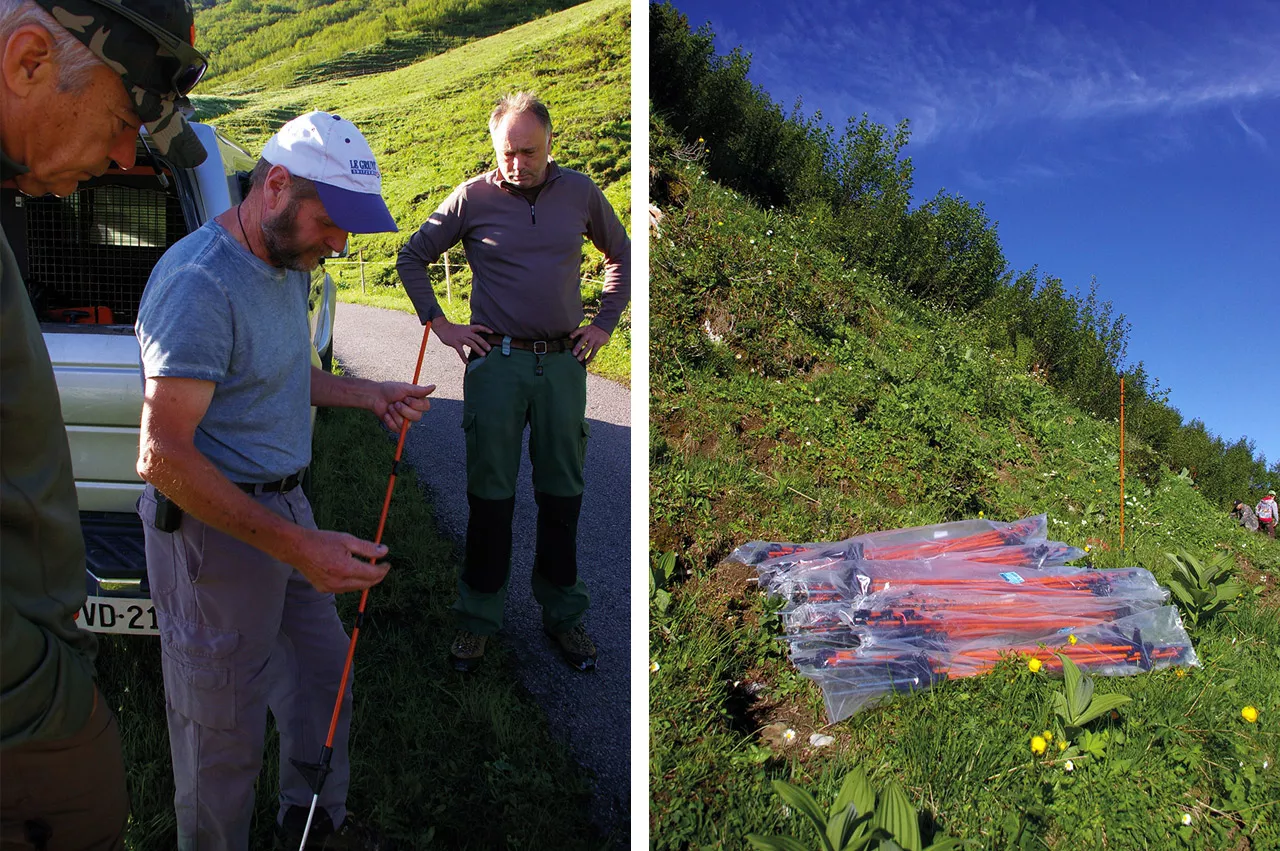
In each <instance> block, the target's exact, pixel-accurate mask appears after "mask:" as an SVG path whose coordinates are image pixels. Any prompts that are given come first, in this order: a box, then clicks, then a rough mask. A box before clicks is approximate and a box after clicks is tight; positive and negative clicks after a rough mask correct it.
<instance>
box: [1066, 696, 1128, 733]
mask: <svg viewBox="0 0 1280 851" xmlns="http://www.w3.org/2000/svg"><path fill="white" fill-rule="evenodd" d="M1132 699H1133V698H1131V697H1129V696H1128V695H1123V694H1100V695H1097V696H1096V697H1094V699H1093V702H1092V703H1091V704H1090V705H1089V708H1088V709H1087V710H1085V712H1084V713H1083V714H1082V715H1081V716H1080V717H1079V718H1078V719H1077V720H1076V722H1075V724H1076V726H1083V725H1084V724H1088V723H1089V722H1090V721H1092V720H1093V719H1095V718H1101V717H1102V716H1103V715H1106V714H1107V713H1108V712H1110V711H1111V710H1113V709H1116V708H1118V707H1121V706H1124V705H1125V704H1126V703H1128V702H1129V701H1130V700H1132Z"/></svg>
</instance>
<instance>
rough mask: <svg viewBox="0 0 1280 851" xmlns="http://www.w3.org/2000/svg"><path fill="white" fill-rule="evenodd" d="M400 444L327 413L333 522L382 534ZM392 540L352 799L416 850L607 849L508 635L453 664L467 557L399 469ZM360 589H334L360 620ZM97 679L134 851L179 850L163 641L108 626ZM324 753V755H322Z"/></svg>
mask: <svg viewBox="0 0 1280 851" xmlns="http://www.w3.org/2000/svg"><path fill="white" fill-rule="evenodd" d="M393 453H394V443H393V442H392V441H391V440H390V439H389V438H388V435H387V433H386V432H385V431H384V430H383V429H382V428H381V426H379V425H378V424H377V423H376V422H375V421H374V419H373V418H372V417H371V416H369V415H368V414H367V413H365V412H363V411H353V410H322V411H321V412H320V416H319V417H318V418H317V422H316V444H315V459H314V464H313V468H312V469H313V477H314V481H313V486H312V490H313V493H314V498H313V505H314V508H315V515H316V521H317V523H318V525H319V526H320V528H322V529H341V530H343V531H348V532H351V533H352V534H355V535H358V536H360V537H363V538H367V539H372V538H373V536H374V534H375V532H376V531H377V522H378V514H379V512H380V510H381V507H382V500H383V495H384V494H385V492H386V484H387V475H388V473H389V471H390V464H391V458H392V455H393ZM384 541H385V542H386V543H387V545H388V547H389V548H390V552H391V562H392V565H393V567H392V570H391V573H390V575H389V576H388V578H387V580H386V581H385V582H383V583H382V584H381V585H378V586H377V587H376V588H374V590H373V592H372V593H371V594H370V598H369V604H368V612H367V615H366V620H365V627H364V629H363V630H362V631H361V635H360V643H359V645H358V646H357V650H356V659H355V709H354V715H353V719H352V734H351V749H350V752H351V763H352V766H351V774H352V777H351V793H350V797H349V800H348V804H349V806H350V807H351V809H352V810H353V811H354V812H356V813H358V814H359V815H360V816H362V817H363V818H365V819H367V820H369V821H370V822H372V823H373V824H376V825H378V826H380V827H381V828H382V829H383V830H384V831H385V832H386V833H387V834H388V835H389V836H392V837H395V838H396V839H398V840H400V841H401V842H402V843H404V846H405V847H408V848H475V849H492V848H504V847H508V848H527V847H546V848H565V849H599V848H606V847H609V842H608V840H607V839H606V838H603V837H599V836H597V835H595V834H594V833H593V830H592V827H591V824H590V819H589V814H588V812H587V806H588V803H589V801H590V781H589V779H588V777H587V775H586V774H585V772H584V771H583V770H582V769H581V768H580V767H578V766H577V765H576V764H575V763H574V762H573V760H572V759H571V757H570V756H569V754H568V751H567V750H566V748H565V747H564V746H562V745H561V744H560V743H558V742H556V741H554V740H553V739H552V738H551V736H550V735H549V733H548V730H547V723H546V718H545V715H544V713H543V711H542V709H541V708H540V707H539V706H538V705H537V704H536V702H535V701H534V700H533V699H532V697H531V696H530V695H529V694H528V693H527V692H525V691H524V689H523V688H522V687H521V686H520V685H519V684H518V681H517V678H516V676H515V673H514V671H513V670H512V669H511V664H510V663H511V656H510V655H509V653H508V652H507V651H506V650H505V649H504V648H503V647H502V646H501V644H499V645H498V646H497V647H495V648H494V649H493V650H492V651H490V653H489V654H487V656H491V657H492V658H487V659H486V667H485V668H484V669H483V670H482V671H481V672H479V673H478V674H476V675H475V676H472V677H467V678H463V677H461V676H460V675H458V674H456V673H455V672H454V671H452V670H451V669H450V668H449V666H448V664H447V662H446V656H447V653H448V645H449V642H450V641H451V639H452V637H453V629H452V621H451V618H450V616H449V612H448V606H449V604H450V603H451V602H452V600H453V593H454V576H455V571H456V567H457V554H456V552H455V551H454V548H453V545H452V544H451V543H450V542H449V541H447V540H444V539H442V538H441V537H440V536H439V535H438V534H437V532H436V526H435V520H434V517H433V515H432V512H431V508H430V506H429V505H428V503H427V502H426V500H425V499H424V497H423V495H422V493H421V491H420V490H419V488H418V486H417V482H416V480H415V477H414V474H413V470H412V469H409V468H402V472H401V473H400V475H399V476H398V478H397V482H396V490H395V495H394V497H393V499H392V503H391V511H390V514H389V517H388V520H387V530H386V533H385V534H384ZM358 603H359V595H357V594H347V595H343V597H341V598H340V599H339V603H338V610H339V613H340V614H341V615H342V617H343V621H344V622H345V623H348V624H350V623H351V620H352V618H353V616H354V613H355V610H356V607H357V605H358ZM103 638H104V639H105V640H104V641H103V642H102V652H101V656H100V659H99V664H98V669H99V684H100V687H101V689H102V692H103V694H104V695H106V697H107V699H108V700H109V701H110V702H111V705H112V707H113V708H114V709H115V711H116V713H117V715H118V716H119V719H120V727H121V732H122V736H123V740H124V758H125V767H126V771H127V773H128V781H129V794H130V799H131V801H132V808H133V814H132V817H131V821H130V828H129V834H128V840H127V847H128V848H129V849H132V851H151V849H156V851H160V849H172V848H174V847H175V838H174V814H173V777H172V769H171V763H170V758H169V744H168V735H167V732H166V727H165V720H164V703H165V701H164V690H163V684H162V679H161V675H160V645H159V642H158V641H154V640H144V639H138V638H122V637H114V636H103ZM277 748H278V740H277V738H276V735H275V732H274V730H270V731H269V733H268V741H267V747H266V758H265V760H264V765H263V773H262V775H261V776H260V778H259V783H258V794H257V802H256V805H255V809H254V823H253V831H252V836H251V839H250V847H251V848H255V849H257V848H270V847H272V846H271V838H270V837H271V831H272V825H273V824H274V820H275V813H276V792H277V781H276V777H277V760H276V753H277ZM317 756H318V754H317Z"/></svg>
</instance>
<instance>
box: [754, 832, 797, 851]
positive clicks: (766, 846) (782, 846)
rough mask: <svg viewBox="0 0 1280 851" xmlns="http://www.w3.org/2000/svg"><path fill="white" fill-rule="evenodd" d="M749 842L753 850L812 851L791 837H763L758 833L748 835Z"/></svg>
mask: <svg viewBox="0 0 1280 851" xmlns="http://www.w3.org/2000/svg"><path fill="white" fill-rule="evenodd" d="M747 842H749V843H750V844H751V847H752V848H758V849H760V851H812V850H811V849H810V848H809V846H807V845H805V844H804V843H803V842H801V841H800V840H798V839H793V838H792V837H790V836H761V835H760V834H758V833H748V834H747Z"/></svg>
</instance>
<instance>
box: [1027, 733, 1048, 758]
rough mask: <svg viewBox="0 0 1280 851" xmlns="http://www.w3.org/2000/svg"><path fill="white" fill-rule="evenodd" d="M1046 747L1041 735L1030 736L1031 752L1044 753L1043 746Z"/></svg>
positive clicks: (1046, 744)
mask: <svg viewBox="0 0 1280 851" xmlns="http://www.w3.org/2000/svg"><path fill="white" fill-rule="evenodd" d="M1047 747H1049V745H1048V743H1047V742H1045V740H1044V738H1043V737H1041V736H1032V737H1031V752H1032V753H1033V754H1042V753H1044V751H1045V748H1047Z"/></svg>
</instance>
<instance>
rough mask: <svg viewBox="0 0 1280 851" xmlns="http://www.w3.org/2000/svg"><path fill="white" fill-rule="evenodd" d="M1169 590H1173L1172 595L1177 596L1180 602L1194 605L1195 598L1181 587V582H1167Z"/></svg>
mask: <svg viewBox="0 0 1280 851" xmlns="http://www.w3.org/2000/svg"><path fill="white" fill-rule="evenodd" d="M1169 590H1170V591H1172V592H1173V596H1175V597H1177V598H1178V601H1179V602H1180V603H1182V604H1184V605H1187V606H1194V605H1195V598H1193V597H1192V596H1191V594H1190V592H1188V591H1187V590H1186V589H1185V588H1183V587H1182V583H1181V582H1174V581H1172V580H1171V581H1170V582H1169Z"/></svg>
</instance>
